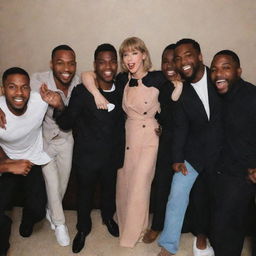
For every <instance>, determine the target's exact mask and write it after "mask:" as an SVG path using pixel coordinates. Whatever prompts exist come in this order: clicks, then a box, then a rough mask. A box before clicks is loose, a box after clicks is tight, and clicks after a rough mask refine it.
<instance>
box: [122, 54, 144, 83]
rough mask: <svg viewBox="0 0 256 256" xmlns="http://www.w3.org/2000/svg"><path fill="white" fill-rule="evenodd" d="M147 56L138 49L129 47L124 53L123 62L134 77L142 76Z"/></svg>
mask: <svg viewBox="0 0 256 256" xmlns="http://www.w3.org/2000/svg"><path fill="white" fill-rule="evenodd" d="M145 57H146V55H145V53H142V52H141V51H140V50H136V49H129V50H126V51H125V52H124V53H123V63H124V65H125V67H126V68H127V70H128V71H129V72H130V73H131V74H132V75H133V77H134V78H141V76H143V74H144V73H145V69H144V60H145Z"/></svg>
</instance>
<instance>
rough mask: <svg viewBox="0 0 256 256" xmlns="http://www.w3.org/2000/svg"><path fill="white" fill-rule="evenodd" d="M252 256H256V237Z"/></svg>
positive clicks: (253, 242)
mask: <svg viewBox="0 0 256 256" xmlns="http://www.w3.org/2000/svg"><path fill="white" fill-rule="evenodd" d="M252 256H256V237H253V239H252Z"/></svg>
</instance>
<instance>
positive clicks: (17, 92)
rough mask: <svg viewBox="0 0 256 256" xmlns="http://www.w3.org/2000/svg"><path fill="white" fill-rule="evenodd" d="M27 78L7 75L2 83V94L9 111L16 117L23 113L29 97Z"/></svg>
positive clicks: (19, 75)
mask: <svg viewBox="0 0 256 256" xmlns="http://www.w3.org/2000/svg"><path fill="white" fill-rule="evenodd" d="M30 91H31V89H30V86H29V78H28V77H27V76H25V75H22V74H11V75H8V76H7V78H6V79H5V81H4V94H5V98H6V104H7V106H8V108H9V110H10V111H11V112H12V113H13V114H14V115H17V116H20V115H22V114H23V113H25V111H26V109H27V103H28V100H29V97H30Z"/></svg>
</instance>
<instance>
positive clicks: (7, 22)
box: [0, 0, 256, 83]
mask: <svg viewBox="0 0 256 256" xmlns="http://www.w3.org/2000/svg"><path fill="white" fill-rule="evenodd" d="M0 35H1V41H0V56H1V57H0V73H1V75H2V72H3V71H4V70H5V69H6V68H8V67H11V66H21V67H23V68H25V69H26V70H27V71H29V72H30V73H32V72H36V71H45V70H47V69H48V64H49V60H50V52H51V50H52V48H54V47H55V46H57V45H58V44H63V43H65V44H69V45H70V46H72V47H73V48H74V50H75V51H76V53H77V62H78V72H81V71H82V70H88V69H91V68H92V61H93V52H94V50H95V48H96V46H97V45H98V44H101V43H104V42H109V43H112V44H113V45H115V46H116V47H118V46H119V45H120V43H121V42H122V40H123V39H125V38H126V37H128V36H138V37H141V38H142V39H143V40H144V41H145V43H146V44H147V46H148V48H149V50H150V52H151V55H152V60H153V64H154V68H156V69H159V68H160V56H161V52H162V49H163V48H164V47H165V46H166V45H167V44H169V43H172V42H175V41H177V40H178V39H181V38H183V37H191V38H194V39H196V40H197V41H198V42H199V43H200V44H201V47H202V52H203V55H204V60H205V63H206V64H207V65H209V64H210V61H211V58H212V56H213V54H214V53H216V52H217V51H219V50H222V49H225V48H227V49H232V50H234V51H236V52H237V53H238V55H239V56H240V58H241V62H242V67H243V77H244V78H246V79H247V80H248V81H251V82H253V83H256V72H255V70H256V54H255V51H256V1H255V0H0Z"/></svg>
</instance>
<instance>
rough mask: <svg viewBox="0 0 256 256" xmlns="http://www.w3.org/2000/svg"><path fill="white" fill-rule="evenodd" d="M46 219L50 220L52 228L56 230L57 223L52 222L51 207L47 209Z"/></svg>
mask: <svg viewBox="0 0 256 256" xmlns="http://www.w3.org/2000/svg"><path fill="white" fill-rule="evenodd" d="M46 219H47V220H48V221H49V223H50V225H51V229H52V230H55V228H56V227H55V225H54V224H53V222H52V218H51V216H50V210H49V209H46Z"/></svg>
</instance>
